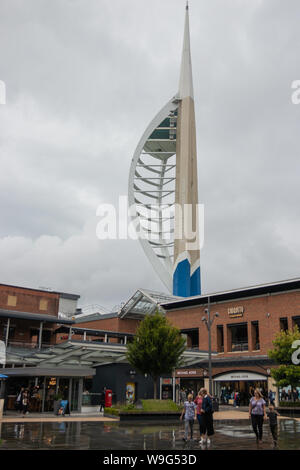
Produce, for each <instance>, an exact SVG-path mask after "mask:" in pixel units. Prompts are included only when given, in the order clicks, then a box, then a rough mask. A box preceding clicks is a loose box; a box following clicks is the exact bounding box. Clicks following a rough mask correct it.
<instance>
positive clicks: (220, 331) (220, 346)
mask: <svg viewBox="0 0 300 470" xmlns="http://www.w3.org/2000/svg"><path fill="white" fill-rule="evenodd" d="M217 351H218V353H222V352H224V328H223V325H218V326H217Z"/></svg>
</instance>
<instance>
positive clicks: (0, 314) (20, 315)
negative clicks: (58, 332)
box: [0, 309, 74, 325]
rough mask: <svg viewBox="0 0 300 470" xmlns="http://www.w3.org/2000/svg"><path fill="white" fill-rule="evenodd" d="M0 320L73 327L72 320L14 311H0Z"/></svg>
mask: <svg viewBox="0 0 300 470" xmlns="http://www.w3.org/2000/svg"><path fill="white" fill-rule="evenodd" d="M0 318H17V319H23V320H35V321H39V322H41V321H42V322H45V323H57V324H59V325H73V323H74V321H73V320H63V319H61V318H58V317H55V316H54V315H40V314H39V313H27V312H17V311H15V310H4V309H0Z"/></svg>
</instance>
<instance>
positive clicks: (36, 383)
mask: <svg viewBox="0 0 300 470" xmlns="http://www.w3.org/2000/svg"><path fill="white" fill-rule="evenodd" d="M29 369H30V370H29ZM33 369H36V370H33ZM2 370H5V375H7V376H8V379H7V381H6V389H5V405H4V406H5V410H8V411H13V410H16V409H17V407H16V399H17V396H18V394H19V392H20V391H21V389H22V388H23V389H27V390H28V391H29V397H30V399H29V411H30V412H33V413H34V412H35V413H44V412H46V413H47V412H52V413H53V412H55V406H56V403H57V402H60V400H67V401H68V404H69V409H70V411H71V412H72V411H73V412H76V411H77V412H80V411H81V405H82V394H83V384H84V377H85V376H88V375H89V376H90V375H91V371H90V370H86V371H79V370H77V371H75V370H74V371H72V370H60V369H57V370H48V371H46V370H41V369H40V368H8V369H2ZM93 372H94V371H92V373H93Z"/></svg>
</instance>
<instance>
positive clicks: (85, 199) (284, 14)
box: [0, 0, 300, 310]
mask: <svg viewBox="0 0 300 470" xmlns="http://www.w3.org/2000/svg"><path fill="white" fill-rule="evenodd" d="M184 12H185V1H184V0H164V1H163V2H162V1H161V0H151V1H150V0H89V1H86V0H51V1H48V0H0V80H3V81H4V82H5V83H6V91H7V96H6V105H0V165H1V166H0V220H1V224H0V282H1V283H9V284H16V285H22V286H27V287H49V288H52V289H54V290H60V291H65V292H72V293H78V294H80V295H81V301H80V305H82V306H86V305H90V304H100V305H103V306H104V307H106V308H107V309H108V310H110V309H111V308H113V307H114V306H115V305H117V304H120V302H122V301H125V300H127V299H128V297H129V296H130V295H131V294H132V293H133V292H134V291H135V289H136V288H138V287H145V288H148V289H155V290H162V291H164V290H165V289H164V286H163V285H162V284H161V282H160V281H159V279H158V278H157V276H156V274H155V273H154V271H153V269H152V267H151V265H150V264H149V262H148V260H147V259H146V258H145V255H144V253H143V251H142V249H141V247H140V245H139V243H138V242H137V241H100V240H98V239H97V238H96V226H97V223H98V221H99V219H98V218H97V217H96V210H97V206H98V205H99V204H100V203H116V202H117V200H118V196H119V195H126V194H127V184H128V173H129V168H130V162H131V158H132V155H133V152H134V150H135V147H136V145H137V143H138V141H139V139H140V137H141V135H142V133H143V131H144V129H145V127H146V126H147V125H148V124H149V122H150V121H151V120H152V118H153V117H154V115H155V114H156V113H157V112H158V111H159V110H160V109H161V107H162V106H163V105H164V104H165V103H166V102H167V101H168V100H169V98H171V96H173V95H174V94H175V93H176V91H177V88H178V81H179V67H180V58H181V47H182V37H183V26H184ZM299 17H300V2H299V1H298V0H289V2H283V1H282V0H226V1H224V0H209V1H208V0H190V28H191V46H192V60H193V74H194V90H195V102H196V120H197V122H196V124H197V145H198V171H199V175H198V177H199V196H200V202H201V203H203V204H204V205H205V243H204V247H203V250H202V254H201V259H202V261H201V263H202V284H203V291H204V292H205V293H207V292H212V291H218V290H223V289H232V288H238V287H242V286H245V285H252V284H257V283H264V282H272V281H277V280H282V279H287V278H293V277H298V276H299V275H300V237H299V232H300V218H299V215H300V214H299V199H300V185H299V176H300V163H299V150H300V141H299V131H300V105H295V104H293V103H292V101H291V95H292V89H291V84H292V82H293V81H294V80H297V79H298V80H299V79H300V61H299V50H300V28H299Z"/></svg>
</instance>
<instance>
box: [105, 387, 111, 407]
mask: <svg viewBox="0 0 300 470" xmlns="http://www.w3.org/2000/svg"><path fill="white" fill-rule="evenodd" d="M111 406H112V390H106V391H105V408H111Z"/></svg>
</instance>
